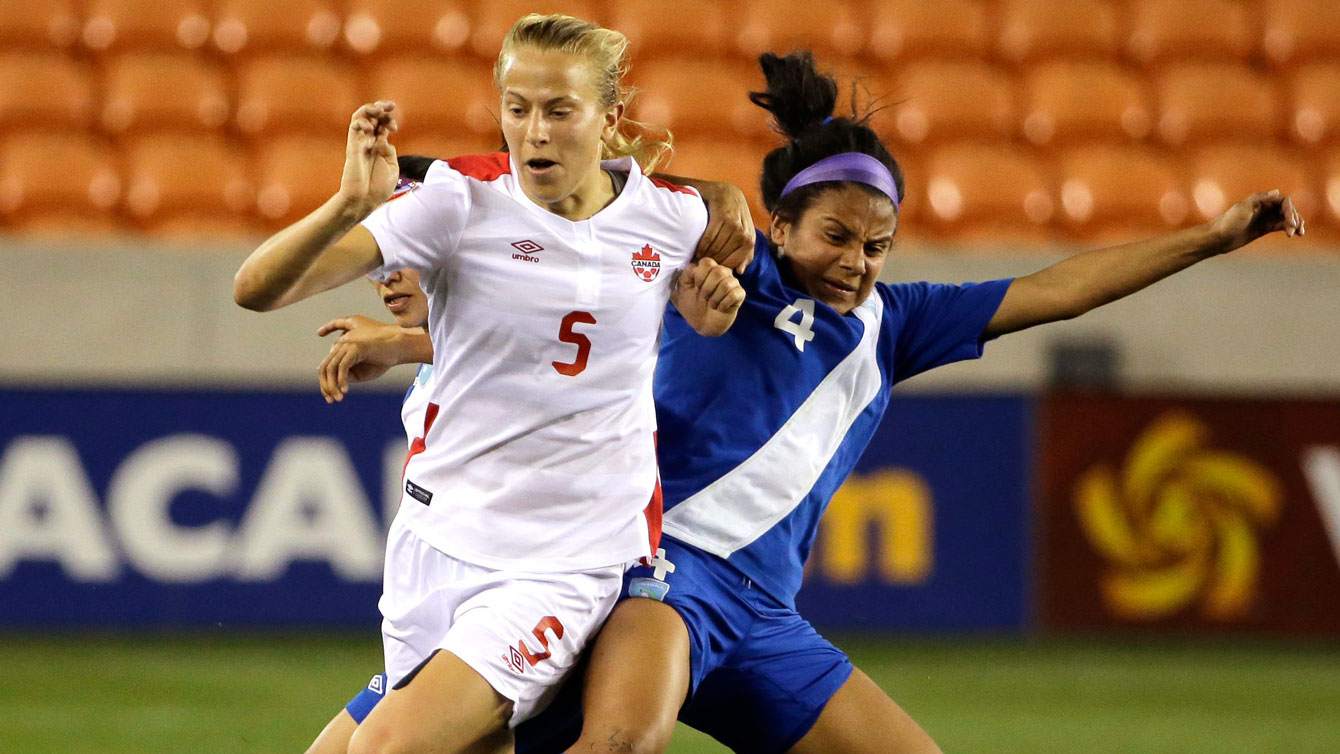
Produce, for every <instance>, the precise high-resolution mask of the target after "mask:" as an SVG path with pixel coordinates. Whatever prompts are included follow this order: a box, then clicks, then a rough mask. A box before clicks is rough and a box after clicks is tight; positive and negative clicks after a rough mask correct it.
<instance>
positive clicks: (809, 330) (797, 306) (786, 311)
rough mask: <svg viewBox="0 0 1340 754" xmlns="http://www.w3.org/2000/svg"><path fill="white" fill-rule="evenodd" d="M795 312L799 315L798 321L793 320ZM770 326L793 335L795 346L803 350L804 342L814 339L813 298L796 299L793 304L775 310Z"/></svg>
mask: <svg viewBox="0 0 1340 754" xmlns="http://www.w3.org/2000/svg"><path fill="white" fill-rule="evenodd" d="M797 314H799V315H800V321H799V322H795V321H794V319H795V316H796V315H797ZM772 326H773V327H775V328H777V329H778V330H781V331H782V332H784V333H788V334H790V335H791V336H792V337H794V338H795V341H796V348H797V349H799V350H801V351H804V350H805V344H806V343H808V342H810V341H811V340H814V299H812V298H798V299H796V302H795V303H794V304H789V305H787V306H786V307H784V308H783V309H782V310H781V311H780V312H777V319H774V320H773V321H772Z"/></svg>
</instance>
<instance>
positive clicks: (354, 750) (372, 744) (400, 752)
mask: <svg viewBox="0 0 1340 754" xmlns="http://www.w3.org/2000/svg"><path fill="white" fill-rule="evenodd" d="M417 751H418V750H417V749H415V748H414V747H413V746H412V745H411V742H410V741H409V740H407V739H406V738H405V737H404V736H397V735H396V733H395V731H393V730H388V729H385V728H382V727H380V726H374V725H366V724H365V725H360V726H358V730H356V731H354V735H353V737H352V738H350V739H349V754H416V753H417Z"/></svg>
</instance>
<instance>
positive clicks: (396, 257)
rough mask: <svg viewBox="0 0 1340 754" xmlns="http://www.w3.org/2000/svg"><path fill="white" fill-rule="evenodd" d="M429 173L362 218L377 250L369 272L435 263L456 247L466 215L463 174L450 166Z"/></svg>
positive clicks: (382, 272) (425, 267)
mask: <svg viewBox="0 0 1340 754" xmlns="http://www.w3.org/2000/svg"><path fill="white" fill-rule="evenodd" d="M435 178H438V180H435V181H434V182H433V183H431V184H428V183H425V184H423V185H421V186H419V187H418V188H415V189H414V190H412V191H409V192H408V193H405V194H402V195H401V196H399V197H396V198H395V199H392V200H391V201H389V202H387V203H386V204H383V205H382V206H380V207H378V208H377V209H376V210H375V211H374V212H373V213H372V214H371V215H369V216H368V218H367V219H366V220H364V221H363V227H365V228H367V229H368V231H369V232H371V233H372V237H373V238H374V239H376V241H377V247H378V248H379V249H381V254H382V266H381V267H380V268H378V269H376V270H373V272H372V273H371V274H372V275H373V276H374V277H376V276H381V275H385V274H387V273H389V272H391V271H393V270H402V269H410V270H421V271H422V270H429V269H433V268H436V267H440V266H442V264H443V263H444V262H445V261H446V260H447V258H448V257H449V256H450V255H451V253H452V252H453V251H454V250H455V249H456V244H457V243H459V242H460V239H461V232H462V231H463V230H464V229H465V221H466V218H468V217H469V215H470V191H469V185H468V183H467V181H468V179H467V178H466V177H465V176H463V175H461V174H460V173H457V172H456V171H454V170H453V171H446V170H444V171H439V172H438V174H437V175H435ZM451 178H454V179H455V180H451Z"/></svg>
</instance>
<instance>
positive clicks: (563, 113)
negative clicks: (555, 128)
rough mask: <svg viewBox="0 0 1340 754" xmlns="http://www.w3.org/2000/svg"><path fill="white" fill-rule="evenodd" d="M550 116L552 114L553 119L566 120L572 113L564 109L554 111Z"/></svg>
mask: <svg viewBox="0 0 1340 754" xmlns="http://www.w3.org/2000/svg"><path fill="white" fill-rule="evenodd" d="M550 114H551V115H552V116H553V117H555V118H566V117H568V116H569V115H572V111H571V110H567V109H563V110H554V111H553V112H552V113H550Z"/></svg>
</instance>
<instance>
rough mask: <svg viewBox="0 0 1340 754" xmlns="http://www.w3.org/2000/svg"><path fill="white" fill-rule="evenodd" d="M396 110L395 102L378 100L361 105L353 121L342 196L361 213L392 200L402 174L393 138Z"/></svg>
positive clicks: (346, 149)
mask: <svg viewBox="0 0 1340 754" xmlns="http://www.w3.org/2000/svg"><path fill="white" fill-rule="evenodd" d="M393 110H395V103H394V102H388V101H386V100H378V101H376V102H372V103H369V104H366V105H363V106H362V107H360V108H358V110H356V111H354V115H353V117H352V118H350V120H349V138H348V141H347V142H346V144H345V150H344V174H343V175H341V176H340V198H341V199H343V200H344V201H345V202H346V203H347V204H348V205H349V206H350V208H351V209H353V210H354V211H356V212H358V213H360V214H364V215H365V214H367V213H370V212H372V210H374V209H376V208H377V207H378V206H380V205H381V204H382V203H383V202H385V201H386V200H387V199H390V198H391V192H393V191H394V190H395V182H396V179H397V178H398V177H399V176H400V170H399V168H398V167H397V165H396V155H395V147H393V146H391V141H390V136H391V134H393V133H395V132H396V131H397V130H398V129H399V125H397V124H396V120H395V116H394V115H392V114H391V112H392V111H393Z"/></svg>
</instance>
